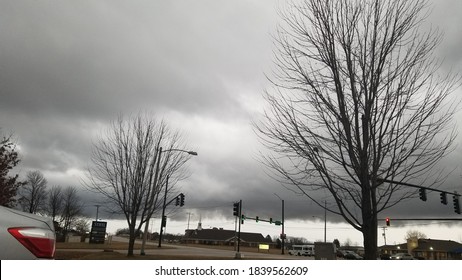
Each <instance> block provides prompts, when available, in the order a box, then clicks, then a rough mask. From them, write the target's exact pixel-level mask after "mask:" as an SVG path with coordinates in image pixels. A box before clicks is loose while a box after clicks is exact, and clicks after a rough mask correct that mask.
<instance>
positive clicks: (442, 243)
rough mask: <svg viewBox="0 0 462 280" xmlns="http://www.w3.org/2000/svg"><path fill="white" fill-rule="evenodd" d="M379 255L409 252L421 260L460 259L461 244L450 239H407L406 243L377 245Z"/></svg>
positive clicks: (461, 255) (461, 252)
mask: <svg viewBox="0 0 462 280" xmlns="http://www.w3.org/2000/svg"><path fill="white" fill-rule="evenodd" d="M379 250H380V253H381V255H393V254H396V253H409V254H411V255H412V256H414V257H415V258H417V259H423V260H462V244H461V243H458V242H455V241H452V240H438V239H409V240H408V241H407V243H402V244H397V245H385V246H381V247H379Z"/></svg>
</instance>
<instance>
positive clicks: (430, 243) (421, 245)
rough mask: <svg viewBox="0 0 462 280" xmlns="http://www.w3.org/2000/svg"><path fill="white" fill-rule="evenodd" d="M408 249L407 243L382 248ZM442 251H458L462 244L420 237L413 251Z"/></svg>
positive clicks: (382, 247)
mask: <svg viewBox="0 0 462 280" xmlns="http://www.w3.org/2000/svg"><path fill="white" fill-rule="evenodd" d="M398 246H399V247H400V249H401V250H407V246H408V245H407V243H402V244H396V245H384V246H381V247H380V248H381V249H396V248H397V247H398ZM430 250H432V251H441V252H458V251H461V250H462V244H461V243H458V242H455V241H452V240H438V239H418V246H417V247H416V248H414V249H413V251H430Z"/></svg>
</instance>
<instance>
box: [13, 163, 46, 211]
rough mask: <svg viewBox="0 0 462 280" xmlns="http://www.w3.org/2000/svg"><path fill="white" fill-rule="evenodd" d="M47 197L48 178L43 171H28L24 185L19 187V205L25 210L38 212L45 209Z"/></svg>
mask: <svg viewBox="0 0 462 280" xmlns="http://www.w3.org/2000/svg"><path fill="white" fill-rule="evenodd" d="M46 199H47V180H46V179H45V176H43V174H42V172H40V171H38V170H35V171H30V172H28V173H27V179H26V181H25V184H24V186H22V187H21V188H20V189H19V199H18V202H19V205H21V207H22V209H23V211H26V212H29V213H37V212H39V211H42V210H44V208H45V203H46Z"/></svg>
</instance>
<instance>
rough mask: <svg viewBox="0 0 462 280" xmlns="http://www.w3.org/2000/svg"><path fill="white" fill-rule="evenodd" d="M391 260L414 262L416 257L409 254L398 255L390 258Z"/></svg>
mask: <svg viewBox="0 0 462 280" xmlns="http://www.w3.org/2000/svg"><path fill="white" fill-rule="evenodd" d="M390 260H414V257H413V256H411V255H410V254H408V253H396V254H394V255H391V256H390Z"/></svg>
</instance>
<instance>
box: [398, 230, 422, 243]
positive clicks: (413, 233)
mask: <svg viewBox="0 0 462 280" xmlns="http://www.w3.org/2000/svg"><path fill="white" fill-rule="evenodd" d="M426 238H427V235H426V234H425V233H423V232H421V231H418V230H408V231H407V232H406V236H404V240H405V241H407V240H409V239H426Z"/></svg>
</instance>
